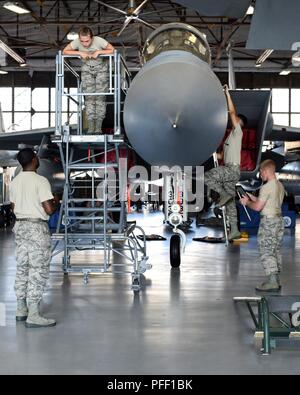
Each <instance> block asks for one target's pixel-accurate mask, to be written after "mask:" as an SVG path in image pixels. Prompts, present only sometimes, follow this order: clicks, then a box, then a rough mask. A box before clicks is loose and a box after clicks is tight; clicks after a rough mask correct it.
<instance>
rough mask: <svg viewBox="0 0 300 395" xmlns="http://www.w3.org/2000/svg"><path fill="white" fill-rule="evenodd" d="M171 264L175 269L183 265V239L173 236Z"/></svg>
mask: <svg viewBox="0 0 300 395" xmlns="http://www.w3.org/2000/svg"><path fill="white" fill-rule="evenodd" d="M170 263H171V266H172V267H174V268H178V267H179V266H180V263H181V237H180V236H179V235H173V236H172V237H171V242H170Z"/></svg>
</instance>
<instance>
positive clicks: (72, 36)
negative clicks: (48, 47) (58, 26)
mask: <svg viewBox="0 0 300 395" xmlns="http://www.w3.org/2000/svg"><path fill="white" fill-rule="evenodd" d="M78 37H79V35H78V33H76V32H70V33H68V35H67V39H68V40H70V41H72V40H76V39H77V38H78Z"/></svg>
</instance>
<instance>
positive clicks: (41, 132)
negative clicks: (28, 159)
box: [0, 128, 55, 151]
mask: <svg viewBox="0 0 300 395" xmlns="http://www.w3.org/2000/svg"><path fill="white" fill-rule="evenodd" d="M54 133H55V128H44V129H34V130H25V131H22V132H12V133H0V150H10V151H14V150H16V151H17V150H19V149H20V148H21V147H22V145H26V146H31V147H34V146H36V145H40V144H41V142H42V140H43V137H44V136H51V135H52V134H54Z"/></svg>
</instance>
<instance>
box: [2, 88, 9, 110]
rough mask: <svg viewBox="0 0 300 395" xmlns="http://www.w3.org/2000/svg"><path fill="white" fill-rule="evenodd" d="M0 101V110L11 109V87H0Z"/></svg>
mask: <svg viewBox="0 0 300 395" xmlns="http://www.w3.org/2000/svg"><path fill="white" fill-rule="evenodd" d="M0 103H1V109H2V111H11V110H12V88H0Z"/></svg>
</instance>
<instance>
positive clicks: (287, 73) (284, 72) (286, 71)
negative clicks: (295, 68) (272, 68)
mask: <svg viewBox="0 0 300 395" xmlns="http://www.w3.org/2000/svg"><path fill="white" fill-rule="evenodd" d="M291 72H292V71H291V70H282V71H281V72H280V73H279V75H290V74H291Z"/></svg>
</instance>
